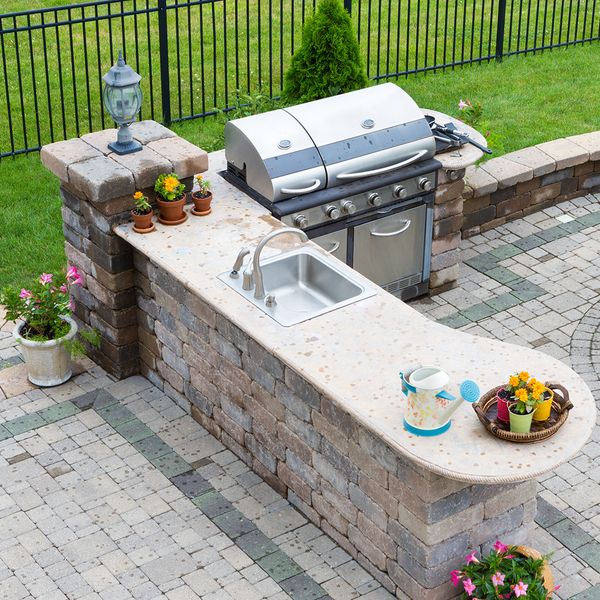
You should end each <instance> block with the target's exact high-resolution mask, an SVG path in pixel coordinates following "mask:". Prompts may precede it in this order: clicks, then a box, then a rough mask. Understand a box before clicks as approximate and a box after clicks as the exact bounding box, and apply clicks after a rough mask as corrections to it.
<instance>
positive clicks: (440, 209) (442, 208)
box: [433, 196, 463, 221]
mask: <svg viewBox="0 0 600 600" xmlns="http://www.w3.org/2000/svg"><path fill="white" fill-rule="evenodd" d="M462 212H463V199H462V197H460V196H459V197H458V198H455V199H454V200H449V201H448V202H445V203H444V204H436V205H435V206H434V207H433V220H434V221H440V220H441V219H446V218H448V217H452V216H454V215H459V214H461V213H462Z"/></svg>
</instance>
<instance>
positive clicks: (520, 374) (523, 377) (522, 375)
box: [519, 371, 529, 381]
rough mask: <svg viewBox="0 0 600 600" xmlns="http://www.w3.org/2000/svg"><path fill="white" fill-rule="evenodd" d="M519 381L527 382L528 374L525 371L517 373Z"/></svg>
mask: <svg viewBox="0 0 600 600" xmlns="http://www.w3.org/2000/svg"><path fill="white" fill-rule="evenodd" d="M519 379H520V380H521V381H527V380H528V379H529V373H528V372H527V371H521V372H520V373H519Z"/></svg>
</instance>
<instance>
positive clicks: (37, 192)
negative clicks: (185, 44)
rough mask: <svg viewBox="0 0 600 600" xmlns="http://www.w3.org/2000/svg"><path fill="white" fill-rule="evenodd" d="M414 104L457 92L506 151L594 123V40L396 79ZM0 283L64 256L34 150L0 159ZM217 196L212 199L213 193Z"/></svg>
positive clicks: (215, 134) (597, 61) (202, 127)
mask: <svg viewBox="0 0 600 600" xmlns="http://www.w3.org/2000/svg"><path fill="white" fill-rule="evenodd" d="M398 83H399V84H400V85H401V86H402V87H403V88H404V89H406V91H407V92H409V93H410V94H411V95H412V96H413V97H414V99H415V100H416V101H417V103H418V104H419V105H420V106H426V107H431V108H435V109H438V110H441V111H444V112H448V113H454V114H456V113H457V110H456V105H457V102H458V100H459V99H460V98H469V99H471V100H477V101H479V102H481V103H482V105H483V107H484V117H483V120H484V121H486V124H487V126H488V127H489V128H490V129H492V130H493V131H494V132H496V133H497V134H499V135H500V136H501V137H502V138H503V146H504V150H505V151H506V152H510V151H512V150H517V149H519V148H523V147H526V146H530V145H532V144H536V143H540V142H543V141H548V140H552V139H555V138H559V137H563V136H568V135H574V134H577V133H583V132H586V131H593V130H598V129H600V103H598V97H600V45H599V44H594V45H591V46H590V45H588V46H585V47H573V48H568V49H564V50H554V51H552V52H545V53H544V54H541V55H537V56H527V57H518V58H512V59H506V60H505V61H504V62H502V63H499V64H498V63H490V64H482V65H474V66H469V67H465V68H462V69H456V70H454V71H452V70H449V71H447V72H446V73H437V74H430V75H427V76H423V75H421V76H415V77H409V78H408V79H403V80H400V81H399V82H398ZM173 128H174V130H175V131H176V132H177V133H178V134H179V135H181V136H182V137H185V138H187V139H189V140H190V141H192V142H193V143H195V144H198V145H199V146H201V147H203V148H205V149H206V150H209V151H210V150H215V149H218V148H220V147H222V129H223V124H222V122H220V121H219V120H218V119H215V118H209V119H205V120H201V119H199V120H195V121H190V122H187V123H182V124H178V125H175V126H174V127H173ZM0 189H2V194H0V287H1V286H4V285H6V284H17V285H18V284H21V283H22V282H24V281H26V280H27V277H30V276H35V275H37V274H38V273H40V272H42V271H46V272H51V271H53V270H56V269H59V268H60V267H61V265H62V264H63V261H64V255H63V251H62V232H61V226H60V223H61V217H60V199H59V198H58V182H57V181H56V178H55V177H54V176H52V175H50V173H49V172H47V171H46V170H45V169H44V167H42V165H41V164H40V162H39V158H38V157H37V155H31V156H29V157H20V158H17V159H3V160H0ZM217 201H218V199H217Z"/></svg>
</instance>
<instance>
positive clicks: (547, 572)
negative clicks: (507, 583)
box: [517, 546, 554, 598]
mask: <svg viewBox="0 0 600 600" xmlns="http://www.w3.org/2000/svg"><path fill="white" fill-rule="evenodd" d="M517 552H518V553H519V554H520V555H521V556H527V557H529V558H533V559H534V560H540V559H541V558H542V555H541V554H540V553H539V552H538V551H537V550H534V549H533V548H529V547H528V546H517ZM541 575H542V578H543V580H544V587H545V588H546V591H547V592H548V598H550V595H551V594H552V592H554V576H553V575H552V569H550V565H549V564H548V561H546V560H545V561H544V565H543V566H542V573H541Z"/></svg>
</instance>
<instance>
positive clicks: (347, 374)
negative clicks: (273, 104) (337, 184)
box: [116, 151, 596, 483]
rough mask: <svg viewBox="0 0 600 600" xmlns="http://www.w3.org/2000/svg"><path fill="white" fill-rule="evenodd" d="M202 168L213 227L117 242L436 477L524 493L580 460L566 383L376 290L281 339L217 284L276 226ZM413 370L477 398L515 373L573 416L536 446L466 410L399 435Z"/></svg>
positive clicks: (553, 370) (549, 364) (586, 395)
mask: <svg viewBox="0 0 600 600" xmlns="http://www.w3.org/2000/svg"><path fill="white" fill-rule="evenodd" d="M209 165H210V167H209V171H208V172H207V173H205V174H204V175H205V177H206V178H208V179H209V180H210V181H211V183H212V188H213V197H214V200H213V211H212V214H211V215H209V216H207V217H194V216H190V218H189V219H188V220H187V222H186V223H184V224H182V225H179V226H175V227H166V226H163V225H161V224H159V223H156V232H154V233H151V234H148V235H139V234H136V233H135V232H133V231H132V228H131V225H122V226H120V227H118V228H117V229H116V233H117V234H118V235H119V236H120V237H122V238H124V239H125V240H127V241H128V242H129V243H130V244H131V245H132V246H134V247H135V248H136V249H138V250H139V251H140V252H142V253H143V254H145V255H147V256H148V257H149V258H150V259H151V260H152V261H153V262H155V263H157V264H158V265H160V266H162V267H163V268H165V269H166V270H168V271H169V272H170V273H171V274H172V275H173V276H174V277H176V278H177V279H179V280H180V281H181V282H182V283H183V284H184V285H185V286H186V287H188V288H189V289H190V290H192V291H194V292H196V293H197V294H198V296H199V297H200V298H202V299H203V300H204V301H205V302H207V303H209V304H210V305H212V306H213V307H214V308H215V310H217V311H218V312H220V313H222V314H223V315H224V316H225V317H226V318H227V319H229V320H230V321H231V322H233V323H234V324H235V325H237V326H238V327H240V328H241V329H242V330H244V331H245V332H246V333H247V334H248V335H249V336H251V337H253V338H254V339H256V341H257V342H259V343H260V344H262V345H263V346H264V347H265V348H267V349H269V350H270V351H271V352H272V353H273V354H274V355H275V356H277V357H278V358H279V359H280V360H281V361H282V362H284V363H285V364H287V365H289V366H290V367H291V368H293V369H295V370H296V371H298V372H299V373H301V374H302V375H303V376H304V377H305V378H306V379H307V380H308V381H310V382H311V383H312V384H313V385H314V386H315V387H316V388H317V389H319V390H320V391H321V392H322V393H323V394H325V395H326V396H328V397H330V398H331V399H333V400H334V401H336V402H338V403H339V404H340V405H342V406H343V407H344V408H345V409H346V410H348V411H349V412H351V413H352V414H354V415H355V416H356V418H357V419H358V420H359V421H361V422H362V423H364V424H365V425H366V426H367V427H368V428H369V429H371V430H372V431H373V432H375V433H376V434H378V435H379V436H381V437H382V438H383V439H385V440H386V441H387V442H388V443H389V444H390V445H391V446H392V447H394V448H396V449H397V451H398V452H399V453H401V454H402V455H405V456H408V457H410V458H411V459H412V460H413V461H415V462H416V463H419V464H420V465H422V466H424V467H426V468H428V469H430V470H431V471H433V472H435V473H438V474H440V475H444V476H446V477H449V478H451V479H457V480H462V481H468V482H474V483H506V482H511V481H522V480H526V479H531V478H534V477H536V476H538V475H540V474H542V473H544V472H546V471H550V470H552V469H553V468H555V467H556V466H558V465H559V464H561V463H563V462H565V461H566V460H568V459H569V458H571V457H572V456H573V455H574V454H576V453H577V451H578V450H580V448H581V447H582V446H583V444H584V443H585V441H586V440H587V438H588V437H589V436H590V434H591V431H592V428H593V426H594V424H595V421H596V407H595V403H594V399H593V397H592V395H591V392H590V391H589V389H588V387H587V386H586V385H585V383H584V382H583V380H582V379H581V378H580V377H579V376H578V375H577V374H576V373H575V372H574V371H572V370H571V369H570V368H568V367H567V366H565V365H564V364H563V363H561V362H560V361H558V360H556V359H554V358H552V357H550V356H547V355H545V354H542V353H540V352H537V351H535V350H530V349H527V348H521V347H519V346H513V345H509V344H505V343H502V342H499V341H494V340H489V339H486V338H480V337H476V336H472V335H470V334H467V333H463V332H460V331H456V330H453V329H449V328H448V327H445V326H443V325H440V324H438V323H435V322H433V321H430V320H429V319H427V318H426V317H424V316H422V315H421V314H419V313H418V312H417V311H416V310H414V309H412V308H411V307H410V306H408V305H407V304H405V303H404V302H402V301H401V300H399V299H397V298H395V297H394V296H392V295H390V294H388V293H387V292H385V291H383V290H380V291H379V292H378V293H377V295H375V296H373V297H371V298H367V299H365V300H362V301H360V302H357V303H355V304H351V305H350V306H347V307H345V308H341V309H338V310H335V311H333V312H330V313H327V314H325V315H322V316H319V317H317V318H315V319H312V320H310V321H306V322H304V323H300V324H299V325H296V326H293V327H281V326H280V325H278V324H277V323H276V322H275V321H274V320H272V319H271V318H270V317H268V316H267V315H265V314H264V313H263V312H262V311H260V310H259V309H257V308H255V307H254V306H253V305H252V304H251V303H250V302H248V301H247V300H245V299H244V298H243V297H242V296H240V295H239V294H238V293H237V292H235V291H234V290H233V289H231V288H229V287H228V286H227V285H226V284H224V283H223V282H221V281H220V280H219V279H218V278H217V277H218V275H220V274H221V273H223V272H226V271H229V270H230V269H231V266H232V264H233V262H234V260H235V257H236V255H237V253H238V251H239V249H240V248H242V247H243V246H247V247H249V248H254V247H255V246H256V244H257V242H258V241H259V240H260V239H261V238H262V237H263V236H264V235H265V234H267V233H269V232H270V231H272V230H273V229H274V228H277V227H281V223H280V222H279V221H278V220H276V219H274V218H273V217H272V216H271V215H270V214H269V213H268V211H267V210H266V209H264V208H263V207H262V206H260V205H259V204H258V203H257V202H255V201H253V200H251V199H250V198H248V197H247V196H246V195H245V194H243V193H241V192H240V191H239V190H237V189H236V188H234V187H233V186H232V185H230V184H229V183H227V182H226V181H224V180H223V179H222V178H221V177H220V176H219V175H218V174H217V172H218V171H220V170H222V169H223V168H224V166H225V158H224V152H223V151H220V152H215V153H213V154H211V155H210V157H209ZM283 237H284V238H285V237H286V236H283ZM281 240H282V238H278V239H276V240H274V245H273V246H271V245H269V246H268V247H267V248H265V251H264V253H263V254H264V256H265V257H266V256H268V255H270V254H274V253H277V252H280V251H281V248H282V246H281ZM292 243H294V244H295V243H296V240H292ZM311 244H312V242H311ZM315 247H316V248H318V247H317V246H315ZM278 248H279V249H278ZM323 253H324V254H325V252H324V251H323ZM327 256H328V255H327ZM331 260H335V259H333V258H332V259H331ZM337 264H338V266H339V267H340V268H343V269H348V267H346V266H345V265H342V263H340V262H338V263H337ZM352 272H353V273H354V271H352ZM365 281H366V280H365ZM419 364H424V365H435V366H437V367H440V368H442V369H444V370H445V371H447V372H448V374H449V375H450V384H449V386H448V387H447V389H448V391H450V393H453V394H455V395H458V386H459V385H460V382H462V381H463V380H464V379H467V378H469V379H474V380H475V381H477V383H478V384H479V386H480V388H481V390H482V391H484V390H488V389H491V388H492V387H495V386H497V385H500V384H501V383H502V382H504V381H505V380H506V378H507V377H508V375H509V374H511V373H513V372H515V371H521V370H527V371H529V372H530V373H532V374H533V375H535V376H536V377H537V378H538V379H541V380H551V381H558V382H560V383H562V384H563V385H564V386H565V387H566V388H567V389H568V390H569V391H570V394H571V400H572V402H573V404H574V406H575V408H574V409H573V410H572V411H571V414H570V417H569V419H568V421H567V422H566V424H565V425H564V426H563V427H562V429H561V430H560V431H559V432H558V433H557V434H556V435H555V436H554V437H553V438H551V439H549V440H547V441H545V442H538V443H535V444H526V445H521V444H511V443H508V442H503V441H500V440H498V439H496V438H493V437H492V436H491V435H489V434H488V433H487V432H486V431H485V430H484V428H483V426H482V425H481V423H480V422H479V420H478V419H477V417H476V415H475V412H474V411H473V409H472V408H471V406H470V405H468V404H466V403H464V404H463V405H462V406H461V407H460V408H459V409H458V410H457V412H456V413H455V414H454V418H453V424H452V427H451V428H450V430H449V431H448V432H446V433H445V434H442V435H440V436H437V437H433V438H424V437H416V436H414V435H412V434H409V433H408V432H407V431H406V430H405V429H404V427H403V424H402V421H403V411H404V404H405V401H404V396H403V394H402V393H401V386H400V379H399V376H398V372H399V371H400V370H402V369H406V368H407V367H409V366H415V365H419Z"/></svg>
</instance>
